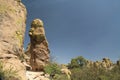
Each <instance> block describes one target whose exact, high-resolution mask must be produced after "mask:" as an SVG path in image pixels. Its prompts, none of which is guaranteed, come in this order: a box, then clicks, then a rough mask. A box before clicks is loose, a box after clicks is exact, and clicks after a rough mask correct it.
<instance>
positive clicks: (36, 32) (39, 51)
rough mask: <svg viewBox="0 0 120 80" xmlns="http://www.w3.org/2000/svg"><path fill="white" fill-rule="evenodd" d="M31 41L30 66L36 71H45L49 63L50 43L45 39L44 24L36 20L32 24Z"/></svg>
mask: <svg viewBox="0 0 120 80" xmlns="http://www.w3.org/2000/svg"><path fill="white" fill-rule="evenodd" d="M29 36H30V41H31V43H30V44H29V45H30V47H29V50H28V52H30V65H31V66H32V70H34V71H43V68H44V66H45V65H46V64H47V63H48V61H49V53H50V51H49V49H48V42H47V40H46V37H45V31H44V27H43V22H42V21H41V20H39V19H35V20H33V21H32V23H31V28H30V31H29Z"/></svg>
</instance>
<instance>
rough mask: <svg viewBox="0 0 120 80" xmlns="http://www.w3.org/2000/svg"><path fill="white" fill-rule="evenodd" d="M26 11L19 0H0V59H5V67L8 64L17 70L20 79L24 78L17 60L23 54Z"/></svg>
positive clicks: (23, 79)
mask: <svg viewBox="0 0 120 80" xmlns="http://www.w3.org/2000/svg"><path fill="white" fill-rule="evenodd" d="M26 13H27V12H26V8H25V6H24V5H23V4H22V3H21V1H20V0H0V61H3V62H4V61H6V64H5V66H6V68H10V67H7V66H8V65H9V66H12V67H14V68H13V69H15V70H18V72H19V73H20V74H19V73H18V75H19V76H20V77H21V79H20V80H26V78H25V75H23V74H25V68H24V66H23V64H22V63H21V61H20V60H19V59H20V58H21V56H22V54H23V41H24V34H25V25H26V23H25V22H26ZM18 66H19V67H18Z"/></svg>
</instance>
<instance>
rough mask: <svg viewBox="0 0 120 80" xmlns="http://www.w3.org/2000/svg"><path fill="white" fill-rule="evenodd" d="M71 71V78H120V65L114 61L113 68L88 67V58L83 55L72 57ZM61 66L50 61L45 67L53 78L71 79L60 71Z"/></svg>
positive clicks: (112, 79)
mask: <svg viewBox="0 0 120 80" xmlns="http://www.w3.org/2000/svg"><path fill="white" fill-rule="evenodd" d="M67 67H68V68H69V69H70V71H71V73H72V74H71V80H120V65H117V63H114V64H113V65H112V66H111V68H110V69H109V68H108V69H106V68H103V67H100V68H96V67H95V66H92V67H87V59H85V58H84V57H82V56H78V57H76V58H73V59H71V62H70V63H69V64H68V65H67ZM60 69H61V66H60V65H59V64H57V63H50V64H48V65H47V66H46V67H45V72H46V73H49V74H50V75H51V76H52V75H53V77H52V80H69V79H68V78H67V76H66V75H65V74H62V73H61V72H60Z"/></svg>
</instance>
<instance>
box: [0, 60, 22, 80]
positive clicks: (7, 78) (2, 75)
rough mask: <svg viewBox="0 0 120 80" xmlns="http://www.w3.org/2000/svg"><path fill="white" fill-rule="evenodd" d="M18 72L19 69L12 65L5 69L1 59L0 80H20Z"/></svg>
mask: <svg viewBox="0 0 120 80" xmlns="http://www.w3.org/2000/svg"><path fill="white" fill-rule="evenodd" d="M17 72H18V71H16V70H13V68H12V67H9V69H4V63H3V62H1V61H0V80H20V78H18V74H17ZM16 76H17V77H16Z"/></svg>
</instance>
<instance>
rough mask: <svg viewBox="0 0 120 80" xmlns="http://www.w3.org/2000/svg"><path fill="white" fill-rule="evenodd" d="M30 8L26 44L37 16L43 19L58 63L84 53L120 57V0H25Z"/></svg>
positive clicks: (113, 59)
mask: <svg viewBox="0 0 120 80" xmlns="http://www.w3.org/2000/svg"><path fill="white" fill-rule="evenodd" d="M22 2H23V3H24V4H25V6H26V7H27V11H28V15H27V27H26V30H27V31H26V35H25V47H26V46H27V44H28V43H29V36H28V31H29V29H30V23H31V21H32V20H33V19H35V18H40V19H42V20H43V21H44V27H45V31H46V36H47V40H48V42H49V47H50V50H51V54H52V55H53V56H54V57H56V61H57V62H59V63H69V62H70V60H71V58H74V57H77V56H83V57H85V58H86V59H89V60H101V59H102V58H103V57H108V58H110V59H111V60H112V61H116V60H118V59H120V0H22Z"/></svg>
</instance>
